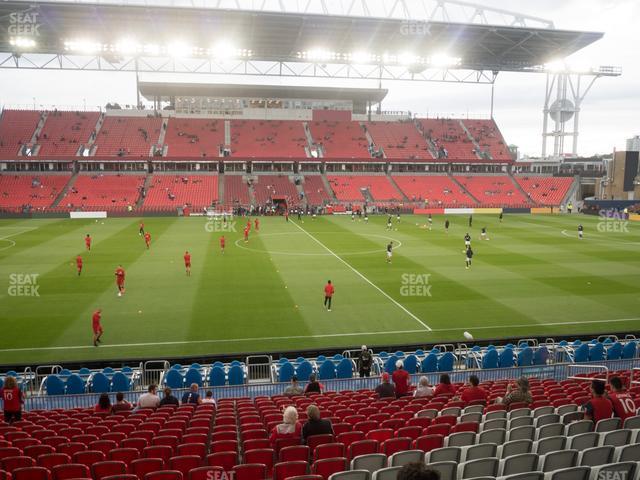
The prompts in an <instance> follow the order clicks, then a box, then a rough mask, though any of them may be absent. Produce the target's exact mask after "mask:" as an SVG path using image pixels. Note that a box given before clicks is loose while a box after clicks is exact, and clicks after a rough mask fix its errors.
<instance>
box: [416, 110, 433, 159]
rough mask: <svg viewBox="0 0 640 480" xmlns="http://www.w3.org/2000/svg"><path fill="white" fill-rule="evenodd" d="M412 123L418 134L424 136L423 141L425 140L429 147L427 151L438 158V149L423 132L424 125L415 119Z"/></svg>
mask: <svg viewBox="0 0 640 480" xmlns="http://www.w3.org/2000/svg"><path fill="white" fill-rule="evenodd" d="M413 124H414V125H415V126H416V128H417V129H418V131H419V132H420V135H422V137H423V138H424V141H425V142H427V147H428V148H429V153H430V154H431V156H432V157H433V158H434V159H436V158H438V149H437V148H436V146H435V145H434V144H433V141H432V140H431V139H430V138H429V137H428V136H427V135H426V134H425V131H424V126H423V125H422V123H420V122H419V121H418V120H417V119H414V120H413Z"/></svg>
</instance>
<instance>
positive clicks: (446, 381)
mask: <svg viewBox="0 0 640 480" xmlns="http://www.w3.org/2000/svg"><path fill="white" fill-rule="evenodd" d="M455 394H456V387H455V385H453V384H452V383H451V378H449V374H447V373H443V374H442V375H440V383H439V384H438V386H437V387H436V390H435V392H433V396H434V397H437V396H438V395H448V396H453V395H455Z"/></svg>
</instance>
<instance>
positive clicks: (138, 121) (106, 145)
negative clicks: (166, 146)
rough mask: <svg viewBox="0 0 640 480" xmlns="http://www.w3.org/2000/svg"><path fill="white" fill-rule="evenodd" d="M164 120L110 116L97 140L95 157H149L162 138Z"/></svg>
mask: <svg viewBox="0 0 640 480" xmlns="http://www.w3.org/2000/svg"><path fill="white" fill-rule="evenodd" d="M161 125H162V119H161V118H158V117H124V116H123V117H117V116H111V115H108V116H106V117H105V119H104V123H103V124H102V128H101V129H100V132H98V136H97V138H96V142H95V143H96V147H97V148H96V150H95V155H97V156H100V155H104V156H111V157H112V156H118V157H149V156H150V155H151V147H152V146H153V145H155V144H157V142H158V140H159V138H160V128H161Z"/></svg>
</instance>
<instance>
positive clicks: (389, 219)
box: [387, 215, 392, 230]
mask: <svg viewBox="0 0 640 480" xmlns="http://www.w3.org/2000/svg"><path fill="white" fill-rule="evenodd" d="M391 225H392V224H391V215H389V218H387V230H391Z"/></svg>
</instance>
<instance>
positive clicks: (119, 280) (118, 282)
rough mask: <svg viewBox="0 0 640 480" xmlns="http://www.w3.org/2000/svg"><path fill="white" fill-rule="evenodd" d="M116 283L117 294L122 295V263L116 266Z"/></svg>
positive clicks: (123, 274)
mask: <svg viewBox="0 0 640 480" xmlns="http://www.w3.org/2000/svg"><path fill="white" fill-rule="evenodd" d="M115 275H116V285H117V287H118V296H119V297H121V296H122V295H124V277H125V273H124V268H122V265H118V268H116V273H115Z"/></svg>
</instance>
